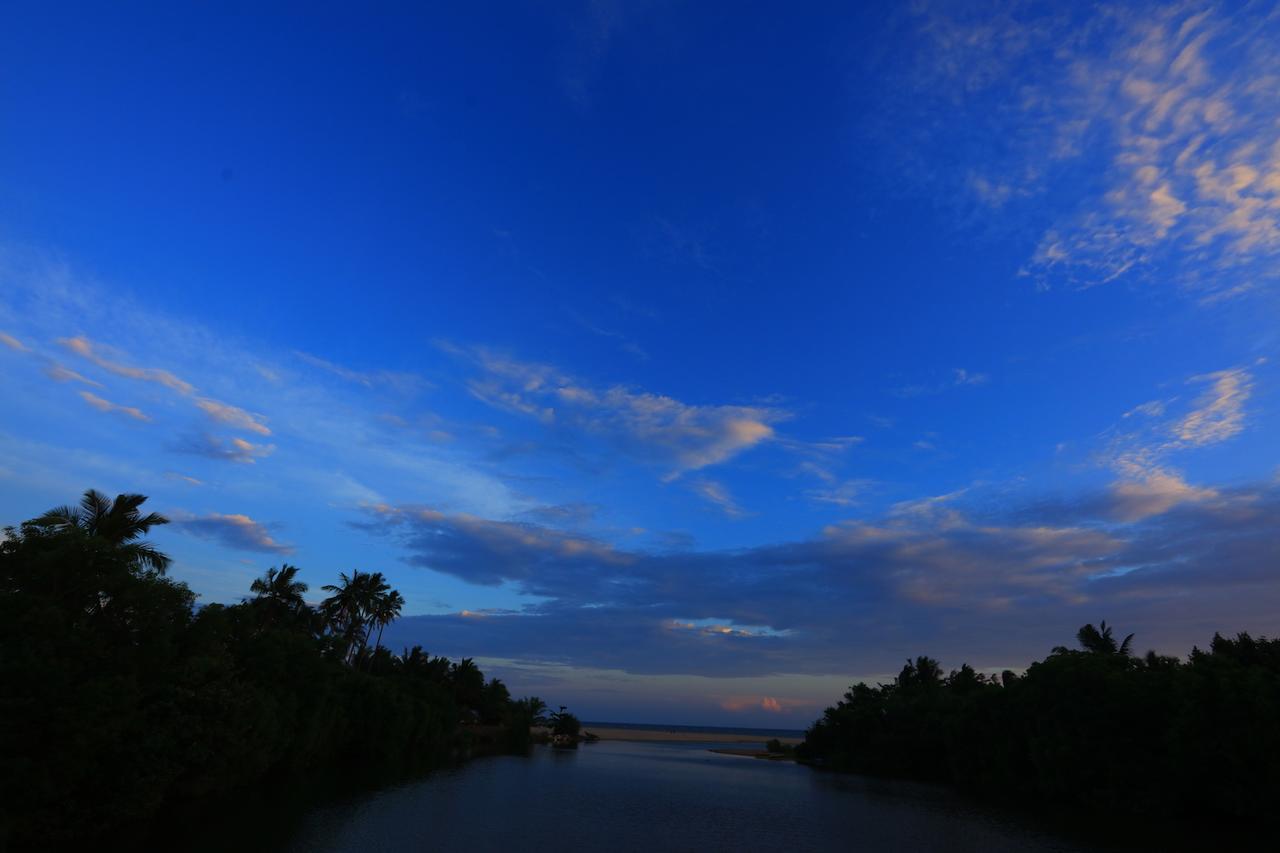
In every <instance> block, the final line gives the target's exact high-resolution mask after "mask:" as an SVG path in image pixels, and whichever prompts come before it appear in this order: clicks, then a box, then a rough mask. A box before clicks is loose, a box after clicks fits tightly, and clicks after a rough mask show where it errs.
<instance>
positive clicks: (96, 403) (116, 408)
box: [80, 391, 151, 422]
mask: <svg viewBox="0 0 1280 853" xmlns="http://www.w3.org/2000/svg"><path fill="white" fill-rule="evenodd" d="M80 397H81V399H83V400H84V401H85V402H86V403H88V404H89V405H90V406H93V407H94V408H95V409H97V410H98V411H99V412H109V413H115V414H118V415H124V416H125V417H128V418H133V419H134V420H135V421H144V422H149V421H150V420H151V417H150V416H149V415H147V414H146V413H145V412H143V411H142V410H141V409H137V408H134V407H133V406H121V405H119V404H117V403H113V402H111V401H110V400H104V399H102V398H101V397H98V396H96V395H94V394H90V393H89V392H88V391H81V392H80Z"/></svg>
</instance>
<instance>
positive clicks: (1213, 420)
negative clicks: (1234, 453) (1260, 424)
mask: <svg viewBox="0 0 1280 853" xmlns="http://www.w3.org/2000/svg"><path fill="white" fill-rule="evenodd" d="M1187 383H1188V384H1197V385H1207V386H1208V387H1207V388H1206V389H1205V391H1204V392H1203V393H1201V394H1200V395H1199V396H1198V397H1196V398H1195V400H1194V401H1192V403H1191V404H1190V407H1189V408H1187V409H1186V410H1185V411H1184V412H1182V413H1181V414H1176V413H1175V414H1172V415H1170V414H1169V408H1170V407H1171V406H1172V405H1173V404H1174V403H1175V402H1177V398H1174V399H1172V400H1154V401H1151V402H1148V403H1143V404H1142V405H1140V406H1138V407H1136V408H1134V409H1131V410H1129V411H1128V412H1125V413H1124V415H1123V416H1122V418H1121V420H1122V421H1126V422H1129V424H1126V428H1125V430H1124V431H1121V432H1118V433H1117V434H1116V435H1114V436H1113V437H1112V439H1111V441H1110V442H1109V445H1108V449H1107V451H1106V453H1105V458H1106V461H1107V464H1109V465H1110V466H1111V467H1112V468H1114V469H1115V470H1116V471H1117V473H1119V475H1120V480H1119V481H1118V482H1116V483H1115V484H1113V485H1112V487H1111V507H1112V512H1113V514H1114V515H1115V517H1117V518H1119V519H1120V520H1122V521H1135V520H1138V519H1142V518H1147V517H1150V516H1152V515H1159V514H1160V513H1164V512H1167V511H1168V510H1170V509H1171V508H1173V507H1175V506H1177V505H1178V504H1181V503H1188V502H1190V503H1197V502H1204V501H1210V500H1213V499H1215V498H1217V497H1218V493H1217V492H1216V491H1215V490H1213V489H1210V488H1206V487H1199V486H1194V485H1191V484H1190V483H1188V482H1187V481H1186V480H1185V479H1184V478H1183V476H1182V474H1181V473H1179V472H1178V471H1176V470H1174V469H1172V468H1171V467H1170V463H1169V460H1170V458H1171V457H1173V456H1175V455H1177V454H1180V453H1185V452H1187V451H1189V450H1197V449H1201V448H1205V447H1209V446H1212V445H1215V444H1221V443H1223V442H1225V441H1229V440H1230V439H1232V438H1234V437H1235V436H1237V435H1239V434H1240V433H1241V432H1243V431H1244V429H1245V427H1246V426H1247V411H1246V409H1245V404H1246V403H1247V402H1248V400H1249V397H1250V395H1251V394H1252V391H1253V375H1252V374H1251V373H1250V372H1249V371H1247V370H1245V369H1244V368H1232V369H1229V370H1220V371H1217V372H1214V373H1206V374H1202V375H1198V376H1192V377H1191V378H1190V379H1188V380H1187ZM1137 415H1142V416H1143V417H1142V418H1140V419H1136V420H1135V416H1137ZM1130 424H1132V427H1130Z"/></svg>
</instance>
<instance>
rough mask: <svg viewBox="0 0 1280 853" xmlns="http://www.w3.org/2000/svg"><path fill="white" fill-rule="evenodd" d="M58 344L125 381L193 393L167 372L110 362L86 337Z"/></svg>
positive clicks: (65, 340)
mask: <svg viewBox="0 0 1280 853" xmlns="http://www.w3.org/2000/svg"><path fill="white" fill-rule="evenodd" d="M58 343H60V344H62V346H64V347H66V348H67V349H69V350H71V352H73V353H75V354H76V355H79V356H81V357H82V358H85V359H87V360H88V361H90V362H92V363H93V364H96V365H97V366H98V367H100V368H102V369H103V370H105V371H107V372H108V373H114V374H115V375H117V376H123V377H125V378H126V379H138V380H141V381H143V382H154V383H156V384H157V385H163V386H164V387H165V388H168V389H170V390H172V391H177V392H178V393H179V394H184V395H190V394H193V393H195V390H196V389H195V386H194V385H192V384H191V383H190V382H186V381H185V380H182V379H179V378H178V377H177V376H175V375H173V374H172V373H170V372H169V371H167V370H160V369H158V368H153V367H131V366H129V365H126V364H121V363H120V362H117V361H112V360H111V359H110V358H108V357H106V356H105V355H103V354H102V353H101V351H100V349H99V347H98V345H97V344H95V343H93V342H92V341H90V340H89V339H88V338H86V337H75V338H60V339H59V340H58Z"/></svg>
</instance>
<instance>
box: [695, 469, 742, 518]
mask: <svg viewBox="0 0 1280 853" xmlns="http://www.w3.org/2000/svg"><path fill="white" fill-rule="evenodd" d="M689 488H690V489H691V490H692V491H693V493H694V494H696V495H697V496H698V497H700V498H702V499H703V500H705V501H707V502H708V503H710V504H713V505H714V506H715V507H716V508H717V509H719V510H720V511H721V512H723V513H724V514H725V515H727V516H728V517H729V518H744V517H746V516H747V515H748V513H747V511H746V510H744V509H743V508H742V507H741V506H739V505H738V502H737V501H736V500H734V498H733V495H732V494H730V493H729V490H728V489H727V488H726V487H725V485H724V484H723V483H718V482H716V481H715V480H708V479H707V478H705V477H700V478H698V479H696V480H693V481H691V482H690V483H689Z"/></svg>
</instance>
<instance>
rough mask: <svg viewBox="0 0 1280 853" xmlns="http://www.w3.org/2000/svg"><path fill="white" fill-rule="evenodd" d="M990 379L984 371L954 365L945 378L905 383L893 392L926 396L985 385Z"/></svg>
mask: <svg viewBox="0 0 1280 853" xmlns="http://www.w3.org/2000/svg"><path fill="white" fill-rule="evenodd" d="M990 381H991V377H990V376H988V375H987V374H985V373H979V372H976V371H973V370H966V369H964V368H962V367H955V368H952V369H951V372H950V374H949V375H948V376H947V378H946V379H944V380H942V381H940V382H934V383H930V384H919V385H905V386H903V387H901V388H898V389H896V390H895V391H894V394H895V395H896V396H899V397H927V396H931V395H934V394H943V393H946V392H947V391H951V390H953V389H956V388H965V387H974V386H978V385H986V384H987V383H988V382H990Z"/></svg>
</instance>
